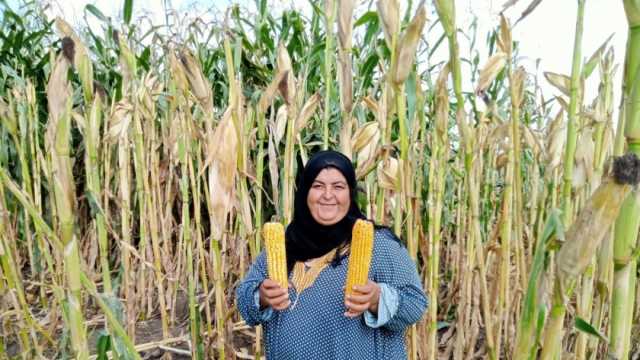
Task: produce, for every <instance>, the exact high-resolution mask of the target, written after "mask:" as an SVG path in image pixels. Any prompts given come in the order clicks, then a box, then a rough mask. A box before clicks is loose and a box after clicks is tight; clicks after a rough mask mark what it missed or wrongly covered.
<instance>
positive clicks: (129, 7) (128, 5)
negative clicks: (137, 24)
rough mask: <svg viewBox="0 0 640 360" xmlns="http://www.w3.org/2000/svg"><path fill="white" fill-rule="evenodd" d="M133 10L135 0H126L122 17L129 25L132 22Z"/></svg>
mask: <svg viewBox="0 0 640 360" xmlns="http://www.w3.org/2000/svg"><path fill="white" fill-rule="evenodd" d="M132 12H133V0H124V9H123V10H122V17H123V18H124V23H125V24H127V25H129V23H130V22H131V14H132Z"/></svg>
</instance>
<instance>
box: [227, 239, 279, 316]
mask: <svg viewBox="0 0 640 360" xmlns="http://www.w3.org/2000/svg"><path fill="white" fill-rule="evenodd" d="M266 265H267V262H266V256H265V253H264V251H263V252H262V253H260V255H258V257H257V258H256V260H255V261H254V263H253V264H252V265H251V268H250V269H249V272H248V273H247V275H246V276H245V278H244V279H243V280H242V282H240V285H238V288H237V289H236V299H237V302H238V310H239V311H240V315H242V318H243V319H244V321H245V322H246V323H247V325H250V326H255V325H258V324H261V323H263V322H265V321H267V320H269V319H270V318H271V316H272V314H273V310H272V309H271V308H266V309H263V310H260V303H259V301H256V294H257V293H258V291H259V290H258V288H259V287H260V284H261V283H262V281H263V280H264V279H265V278H266V277H267V266H266Z"/></svg>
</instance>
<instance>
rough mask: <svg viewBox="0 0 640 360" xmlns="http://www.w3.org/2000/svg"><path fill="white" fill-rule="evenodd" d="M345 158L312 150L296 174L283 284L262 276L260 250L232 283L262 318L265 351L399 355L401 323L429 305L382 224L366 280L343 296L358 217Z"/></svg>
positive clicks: (252, 317)
mask: <svg viewBox="0 0 640 360" xmlns="http://www.w3.org/2000/svg"><path fill="white" fill-rule="evenodd" d="M355 198H356V176H355V170H354V168H353V165H352V164H351V161H350V160H349V159H348V158H347V157H346V156H344V155H342V154H340V153H338V152H335V151H321V152H319V153H317V154H315V155H314V156H313V157H312V158H311V159H309V162H308V163H307V165H306V166H305V168H304V170H303V172H302V175H301V177H300V178H299V179H298V189H297V191H296V194H295V204H294V215H293V221H292V222H291V223H290V224H289V226H288V227H287V230H286V252H287V268H288V270H289V283H290V287H289V289H283V288H281V287H280V286H279V285H278V284H277V283H275V282H274V281H271V280H270V279H268V278H267V264H266V256H265V254H264V252H263V253H261V254H260V255H259V256H258V258H257V259H256V261H255V263H254V264H253V265H252V266H251V269H250V270H249V273H248V274H247V276H246V278H245V279H244V280H243V281H242V282H241V283H240V285H239V286H238V289H237V292H236V295H237V300H238V309H239V310H240V313H241V314H242V317H243V318H244V320H245V321H246V322H247V324H249V325H252V326H253V325H257V324H262V325H263V327H264V333H265V342H264V343H265V352H266V356H267V359H278V360H287V359H292V360H293V359H402V358H406V350H405V343H404V332H405V329H406V328H407V327H408V326H409V325H411V324H413V323H415V322H417V321H418V320H420V318H421V317H422V314H423V313H424V311H425V309H426V307H427V298H426V296H425V294H424V291H423V290H422V287H421V284H420V279H419V277H418V273H417V271H416V266H415V264H414V263H413V261H412V260H411V258H410V257H409V254H408V253H407V250H406V249H405V248H404V246H402V245H401V244H400V242H399V241H398V239H397V238H396V237H395V236H394V235H393V233H392V232H391V231H390V230H389V229H388V228H385V227H376V230H375V236H374V249H373V258H372V260H371V267H370V270H369V279H370V280H369V282H368V283H367V284H366V285H364V286H356V287H354V290H355V291H356V292H357V293H356V294H355V295H350V296H347V297H346V298H345V295H344V284H345V282H346V274H347V266H348V263H349V244H350V242H351V229H352V227H353V224H354V223H355V221H356V220H357V219H363V218H364V215H362V212H360V209H359V208H358V207H357V205H356V202H355Z"/></svg>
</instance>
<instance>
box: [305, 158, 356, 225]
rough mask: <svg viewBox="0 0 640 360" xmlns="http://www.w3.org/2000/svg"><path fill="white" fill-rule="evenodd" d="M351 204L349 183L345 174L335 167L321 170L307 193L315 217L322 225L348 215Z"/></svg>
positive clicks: (335, 221) (333, 222) (310, 209)
mask: <svg viewBox="0 0 640 360" xmlns="http://www.w3.org/2000/svg"><path fill="white" fill-rule="evenodd" d="M350 205H351V198H350V194H349V185H348V184H347V179H345V177H344V175H342V173H341V172H340V171H338V170H337V169H335V168H326V169H323V170H322V171H320V173H319V174H318V176H316V179H315V180H314V181H313V183H312V184H311V188H310V189H309V195H307V206H308V207H309V212H311V216H313V219H314V220H315V221H317V222H318V223H319V224H322V225H333V224H335V223H337V222H338V221H340V220H342V218H344V217H345V215H347V212H348V211H349V207H350Z"/></svg>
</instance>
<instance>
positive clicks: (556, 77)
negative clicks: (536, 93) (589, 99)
mask: <svg viewBox="0 0 640 360" xmlns="http://www.w3.org/2000/svg"><path fill="white" fill-rule="evenodd" d="M544 77H545V78H546V79H547V81H549V83H550V84H551V85H553V86H555V87H556V89H558V90H560V91H561V92H562V93H563V94H564V95H566V96H571V78H570V77H569V76H567V75H562V74H556V73H553V72H549V71H546V72H545V73H544Z"/></svg>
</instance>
